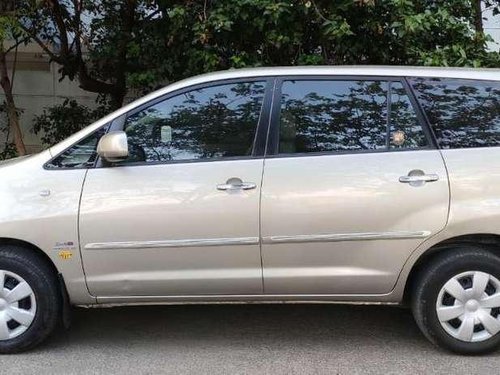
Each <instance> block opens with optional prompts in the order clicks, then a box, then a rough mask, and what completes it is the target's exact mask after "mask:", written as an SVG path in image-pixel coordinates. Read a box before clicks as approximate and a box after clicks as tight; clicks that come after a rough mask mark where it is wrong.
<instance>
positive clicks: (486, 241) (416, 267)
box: [403, 233, 500, 306]
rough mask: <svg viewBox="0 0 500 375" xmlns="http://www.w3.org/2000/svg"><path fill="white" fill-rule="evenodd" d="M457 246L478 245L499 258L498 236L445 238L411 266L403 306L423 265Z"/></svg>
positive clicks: (476, 234) (472, 235)
mask: <svg viewBox="0 0 500 375" xmlns="http://www.w3.org/2000/svg"><path fill="white" fill-rule="evenodd" d="M459 245H480V246H482V247H483V248H485V249H487V250H489V251H491V252H493V253H495V254H497V255H499V256H500V235H499V234H493V233H475V234H464V235H460V236H456V237H451V238H447V239H445V240H443V241H440V242H438V243H436V244H434V245H433V246H431V247H430V248H429V249H427V250H426V251H424V252H423V253H422V254H421V255H420V256H419V257H418V259H417V260H416V262H415V263H414V264H413V265H412V268H411V270H410V272H409V274H408V277H407V279H406V283H405V287H404V294H403V304H404V305H406V306H407V305H408V304H409V302H410V298H411V294H412V291H413V287H414V285H415V281H416V279H417V276H418V274H419V272H421V271H422V270H423V269H424V267H425V265H427V264H429V263H430V262H432V261H433V259H434V258H435V257H436V256H438V255H441V254H443V253H446V252H448V251H453V249H454V248H455V247H456V246H459Z"/></svg>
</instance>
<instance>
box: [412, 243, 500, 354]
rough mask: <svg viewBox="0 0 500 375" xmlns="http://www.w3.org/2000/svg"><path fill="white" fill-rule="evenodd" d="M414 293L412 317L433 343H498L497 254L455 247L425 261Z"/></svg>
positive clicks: (457, 348) (464, 349)
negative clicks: (425, 263) (428, 261)
mask: <svg viewBox="0 0 500 375" xmlns="http://www.w3.org/2000/svg"><path fill="white" fill-rule="evenodd" d="M423 268H424V269H423V271H422V272H421V273H420V274H419V275H418V277H417V281H416V284H415V289H414V292H413V296H412V309H413V314H414V317H415V320H416V322H417V324H418V326H419V327H420V329H421V330H422V332H423V333H424V335H425V336H426V337H427V338H428V339H429V340H430V341H431V342H433V343H435V344H437V345H439V346H441V347H443V348H445V349H448V350H451V351H454V352H457V353H462V354H480V353H485V352H488V351H491V350H494V349H495V348H497V347H498V345H499V344H500V258H499V257H498V256H496V255H495V254H494V253H492V252H489V251H487V250H485V249H482V248H479V247H459V248H456V249H451V250H450V251H447V252H446V253H444V254H442V255H439V256H438V257H436V258H435V259H434V261H433V262H432V263H430V264H427V265H426V266H424V267H423Z"/></svg>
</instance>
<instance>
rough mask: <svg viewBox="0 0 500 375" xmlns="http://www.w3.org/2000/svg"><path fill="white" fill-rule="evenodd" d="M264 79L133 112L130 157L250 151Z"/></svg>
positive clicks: (227, 154) (160, 159) (210, 89)
mask: <svg viewBox="0 0 500 375" xmlns="http://www.w3.org/2000/svg"><path fill="white" fill-rule="evenodd" d="M264 89H265V82H248V83H233V84H227V85H220V86H213V87H208V88H202V89H197V90H193V91H190V92H187V93H184V94H181V95H178V96H175V97H172V98H170V99H167V100H165V101H162V102H160V103H158V104H155V105H153V106H151V107H149V108H146V109H144V110H142V111H140V112H138V113H136V114H134V115H132V116H130V117H129V118H128V119H127V121H126V124H125V132H126V133H127V137H128V142H129V151H130V157H129V159H127V162H164V161H173V160H193V159H209V158H222V157H234V156H248V155H251V153H252V147H253V141H254V138H255V131H256V127H257V123H258V120H259V116H260V111H261V107H262V102H263V99H264Z"/></svg>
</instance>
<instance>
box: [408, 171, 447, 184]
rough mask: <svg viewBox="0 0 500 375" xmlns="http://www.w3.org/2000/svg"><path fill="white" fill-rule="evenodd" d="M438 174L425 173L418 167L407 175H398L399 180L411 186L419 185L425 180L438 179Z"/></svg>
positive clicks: (432, 180)
mask: <svg viewBox="0 0 500 375" xmlns="http://www.w3.org/2000/svg"><path fill="white" fill-rule="evenodd" d="M438 180H439V176H438V175H437V174H434V173H432V174H425V173H424V172H423V171H421V170H420V169H414V170H412V171H411V172H410V173H408V175H407V176H401V177H399V182H401V183H403V184H410V185H411V186H421V185H424V184H425V183H427V182H434V181H438Z"/></svg>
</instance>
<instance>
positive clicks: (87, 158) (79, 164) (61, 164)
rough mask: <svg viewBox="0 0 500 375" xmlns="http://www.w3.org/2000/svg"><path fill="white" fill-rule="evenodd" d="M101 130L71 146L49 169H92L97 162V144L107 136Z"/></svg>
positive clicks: (103, 129) (50, 164)
mask: <svg viewBox="0 0 500 375" xmlns="http://www.w3.org/2000/svg"><path fill="white" fill-rule="evenodd" d="M106 129H107V127H105V128H101V129H99V130H98V131H96V132H94V133H93V134H91V135H89V136H88V137H87V138H85V139H83V140H82V141H80V142H78V143H77V144H75V145H73V146H71V147H70V148H69V149H67V150H66V151H64V152H63V153H62V154H61V155H59V156H58V157H56V158H55V159H53V160H52V161H50V162H49V163H48V164H47V167H48V168H90V167H93V166H94V163H95V161H96V160H97V143H98V142H99V139H101V137H102V136H103V135H104V134H106Z"/></svg>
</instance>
